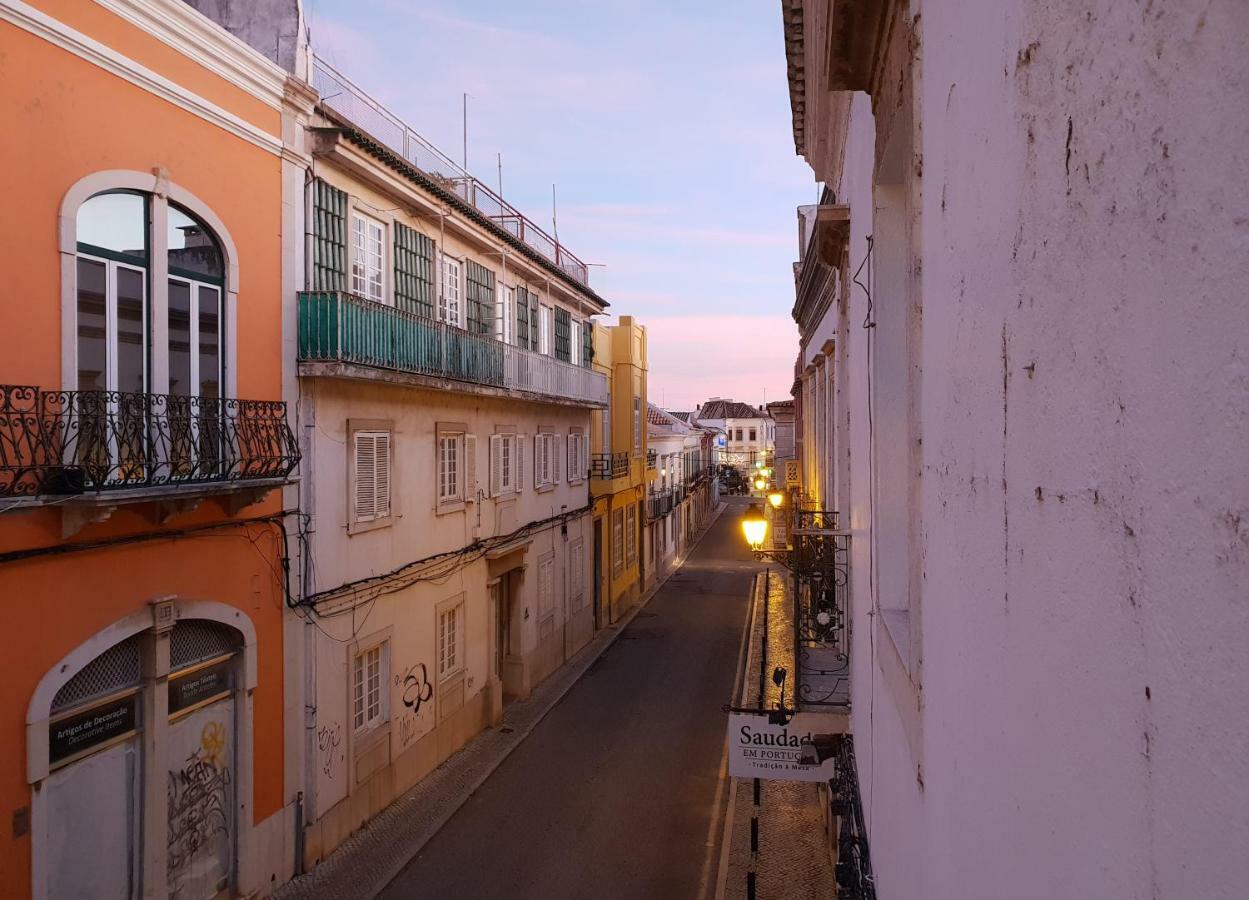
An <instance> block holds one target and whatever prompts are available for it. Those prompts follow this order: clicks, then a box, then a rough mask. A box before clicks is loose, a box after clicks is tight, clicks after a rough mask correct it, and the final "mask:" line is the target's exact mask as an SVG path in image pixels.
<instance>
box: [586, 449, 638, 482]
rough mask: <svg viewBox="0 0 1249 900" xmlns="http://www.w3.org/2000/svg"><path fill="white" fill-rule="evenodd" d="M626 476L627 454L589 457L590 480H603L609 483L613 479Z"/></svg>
mask: <svg viewBox="0 0 1249 900" xmlns="http://www.w3.org/2000/svg"><path fill="white" fill-rule="evenodd" d="M628 476H629V454H628V453H595V454H593V455H592V456H591V457H590V477H591V478H603V479H606V480H608V481H610V480H611V479H613V478H627V477H628Z"/></svg>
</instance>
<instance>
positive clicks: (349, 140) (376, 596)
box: [298, 59, 607, 865]
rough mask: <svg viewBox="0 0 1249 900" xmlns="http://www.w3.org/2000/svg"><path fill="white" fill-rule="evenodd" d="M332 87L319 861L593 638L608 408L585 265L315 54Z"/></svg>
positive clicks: (316, 651) (320, 140)
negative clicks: (597, 502)
mask: <svg viewBox="0 0 1249 900" xmlns="http://www.w3.org/2000/svg"><path fill="white" fill-rule="evenodd" d="M313 80H314V86H315V87H316V88H317V89H318V91H319V93H320V97H321V99H320V100H319V102H318V105H317V108H316V110H315V112H314V115H313V119H312V121H311V122H310V123H309V134H310V136H311V152H312V155H313V158H314V164H315V173H314V176H310V177H309V179H308V194H307V221H308V229H307V230H308V233H309V246H308V251H307V260H308V266H307V270H306V278H307V288H308V289H307V290H305V291H303V292H301V293H300V295H299V298H298V316H299V342H298V358H299V380H300V425H301V429H302V435H301V436H302V440H303V445H304V454H305V456H304V460H305V467H304V470H303V478H304V488H305V492H304V494H303V496H302V498H301V508H302V510H303V512H304V514H305V523H306V524H305V530H306V533H307V534H306V546H307V561H306V563H305V569H304V573H303V574H304V601H303V603H304V607H305V608H304V610H303V611H302V614H303V615H304V616H305V618H306V620H307V626H306V627H307V639H308V641H309V644H310V647H311V648H312V651H311V652H310V653H309V655H308V671H307V676H306V677H307V681H308V686H307V693H308V695H309V697H310V698H311V699H310V709H311V710H312V712H311V713H310V715H309V717H308V720H307V727H306V732H305V746H306V753H307V755H308V758H309V760H310V765H309V772H310V777H309V783H308V788H307V794H306V797H307V800H306V803H305V818H306V821H307V823H308V828H307V830H306V846H305V853H304V856H305V859H306V862H307V864H308V865H314V864H315V863H316V862H317V861H318V860H320V859H322V858H324V856H325V855H326V854H327V853H329V852H330V851H332V850H333V849H334V848H335V847H336V846H338V845H339V844H340V843H341V842H342V841H343V840H344V839H345V838H346V837H347V836H348V835H349V834H351V832H352V831H354V830H355V829H357V828H359V827H360V826H361V825H362V824H363V823H364V822H366V821H367V820H368V819H369V818H371V817H372V816H374V815H376V814H377V813H378V812H379V811H380V810H381V809H382V808H383V807H385V806H386V805H388V804H389V803H390V802H391V801H392V800H394V799H395V798H396V797H398V796H399V795H400V794H402V793H403V792H404V791H405V790H406V789H407V788H408V787H410V786H411V785H412V784H414V783H415V782H416V781H417V780H419V779H420V778H422V777H423V776H424V775H425V774H426V773H428V772H429V771H431V770H432V769H433V768H434V767H435V766H437V765H438V764H439V763H440V762H442V761H443V760H444V759H446V758H447V757H448V756H449V755H450V754H451V753H453V752H454V751H455V750H456V749H458V748H459V747H460V746H462V745H463V744H464V743H465V742H466V741H467V740H469V739H470V738H471V737H472V736H473V735H474V734H476V733H477V732H478V731H480V730H481V729H482V728H484V727H486V726H487V725H488V724H490V723H492V722H497V721H498V720H499V718H500V716H501V713H502V709H503V706H504V704H505V703H507V702H508V701H509V700H511V699H514V698H523V697H526V696H528V694H529V693H530V691H531V690H532V688H533V687H534V686H535V685H536V684H538V683H539V682H540V681H541V680H542V679H543V678H545V677H546V676H547V675H548V674H550V673H551V672H552V671H553V670H554V669H555V668H557V667H558V666H559V665H560V664H561V663H562V662H563V661H564V660H565V659H567V658H568V657H569V656H570V655H571V654H573V653H574V652H576V650H578V649H579V648H580V647H581V646H583V645H584V644H585V642H586V641H587V640H588V639H589V638H590V637H591V635H592V634H593V630H594V615H593V608H592V582H591V577H592V575H591V562H592V560H591V549H592V542H593V534H592V528H591V515H590V501H589V437H590V424H591V410H592V409H605V408H606V406H607V382H606V379H605V377H604V376H603V375H602V374H601V373H600V372H596V371H594V370H593V369H592V368H591V366H590V364H591V360H592V356H593V353H592V351H591V346H592V322H591V319H590V317H591V316H593V315H595V314H597V313H601V312H602V311H603V309H604V307H605V306H606V304H605V302H604V301H603V300H602V299H601V298H600V297H599V296H598V295H597V294H595V293H594V291H593V290H592V289H591V288H590V287H589V285H588V279H587V269H586V267H585V265H584V264H582V263H581V262H580V261H579V260H578V259H577V258H576V257H575V256H573V255H572V254H571V253H570V252H569V251H568V250H567V249H566V248H564V247H563V246H561V245H558V244H556V243H555V242H554V240H553V239H551V238H549V237H547V235H546V234H545V233H543V232H542V231H541V230H540V229H538V228H537V226H535V225H534V224H533V223H532V222H530V221H529V220H528V219H525V218H524V217H523V216H522V215H521V214H520V213H519V212H517V211H516V210H513V209H512V208H511V207H508V206H507V205H506V204H505V203H503V201H502V200H501V199H500V198H498V197H497V196H496V195H494V194H493V193H491V192H490V191H489V189H488V188H486V187H485V186H484V185H482V184H481V183H479V182H477V181H475V180H473V179H472V178H471V176H469V175H468V174H467V173H465V172H463V171H462V170H460V169H459V167H458V166H456V165H455V164H454V163H453V162H451V161H450V160H448V159H446V158H445V157H444V156H442V155H441V154H439V153H438V151H437V150H435V149H434V148H433V147H431V146H430V145H428V144H427V143H425V142H424V141H423V139H421V137H420V136H419V135H418V134H416V133H415V132H413V131H411V130H410V129H408V128H407V127H406V126H403V125H402V124H401V123H397V120H395V122H391V121H390V120H389V119H385V120H384V121H383V119H381V118H377V119H374V118H372V117H371V116H366V117H365V121H358V120H357V119H356V118H353V116H360V115H363V113H362V112H361V111H362V110H365V109H371V107H369V106H368V104H367V101H366V100H365V99H364V97H365V95H364V94H363V92H362V91H361V90H360V89H359V88H357V87H356V86H355V85H353V84H352V83H351V82H349V81H348V80H347V79H346V78H345V77H344V76H342V75H341V74H340V73H338V72H336V71H335V70H334V69H332V68H331V67H330V66H329V65H327V64H326V63H324V62H323V61H322V60H320V59H315V60H314V63H313ZM387 123H389V126H388V127H386V128H383V127H382V126H383V125H387ZM398 144H402V145H403V146H402V147H399V146H396V145H398ZM500 209H501V210H502V212H501V213H500Z"/></svg>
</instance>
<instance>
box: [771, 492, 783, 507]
mask: <svg viewBox="0 0 1249 900" xmlns="http://www.w3.org/2000/svg"><path fill="white" fill-rule="evenodd" d="M768 502H769V503H771V504H772V508H773V509H780V508H781V507H782V506H784V505H785V495H784V494H783V493H781V492H780V491H773V492H772V493H770V494H768Z"/></svg>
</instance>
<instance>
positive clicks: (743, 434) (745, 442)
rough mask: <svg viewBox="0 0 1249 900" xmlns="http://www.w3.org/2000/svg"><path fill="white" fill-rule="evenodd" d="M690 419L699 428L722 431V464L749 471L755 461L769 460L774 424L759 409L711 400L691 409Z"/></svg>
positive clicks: (745, 404) (773, 436)
mask: <svg viewBox="0 0 1249 900" xmlns="http://www.w3.org/2000/svg"><path fill="white" fill-rule="evenodd" d="M691 418H692V419H693V421H694V422H695V423H697V424H699V425H710V426H713V427H717V428H722V429H724V433H725V449H724V456H723V459H722V462H725V463H728V464H729V465H734V466H737V467H739V468H749V467H751V466H753V465H754V464H755V462H756V461H759V460H765V461H766V460H770V459H771V456H772V450H773V446H774V441H775V423H774V422H773V421H772V417H771V416H769V415H768V413H767V411H766V410H765V409H763V408H762V407H755V406H751V405H750V404H749V403H740V402H738V401H736V400H725V399H722V398H720V397H713V398H711V399H710V400H708V401H707V402H706V403H704V404H703V405H702V406H699V407H698V408H697V409H695V410H694V412H693V413H692V415H691Z"/></svg>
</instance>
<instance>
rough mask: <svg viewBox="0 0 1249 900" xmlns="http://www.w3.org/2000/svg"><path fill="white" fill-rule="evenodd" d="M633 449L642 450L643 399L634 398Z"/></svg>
mask: <svg viewBox="0 0 1249 900" xmlns="http://www.w3.org/2000/svg"><path fill="white" fill-rule="evenodd" d="M633 449H634V450H641V449H642V398H641V397H634V398H633Z"/></svg>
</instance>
